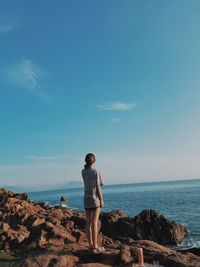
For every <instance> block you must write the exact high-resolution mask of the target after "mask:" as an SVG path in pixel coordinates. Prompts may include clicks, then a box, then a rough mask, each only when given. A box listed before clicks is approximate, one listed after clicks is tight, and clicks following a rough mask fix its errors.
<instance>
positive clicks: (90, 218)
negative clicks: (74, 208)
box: [81, 153, 104, 252]
mask: <svg viewBox="0 0 200 267" xmlns="http://www.w3.org/2000/svg"><path fill="white" fill-rule="evenodd" d="M95 161H96V158H95V155H94V154H92V153H89V154H87V155H86V157H85V162H86V164H85V165H84V169H83V170H82V172H81V174H82V177H83V181H84V188H85V192H84V208H85V212H86V234H87V239H88V242H89V247H90V249H91V250H92V251H93V252H97V251H103V250H104V248H103V247H99V246H98V243H97V234H98V227H97V226H98V219H99V213H100V208H103V206H104V202H103V196H102V190H101V186H102V185H103V183H102V178H101V174H100V172H99V171H98V170H96V169H94V168H92V165H93V164H94V163H95Z"/></svg>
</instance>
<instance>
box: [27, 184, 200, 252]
mask: <svg viewBox="0 0 200 267" xmlns="http://www.w3.org/2000/svg"><path fill="white" fill-rule="evenodd" d="M28 195H29V198H30V199H31V200H33V201H36V202H46V203H47V204H48V205H52V206H54V205H57V204H59V199H60V197H61V196H64V197H67V198H69V202H68V203H67V205H68V206H69V207H70V208H73V209H75V210H81V211H83V210H84V208H83V187H74V188H64V189H58V190H49V191H38V192H29V193H28ZM103 196H104V202H105V207H104V208H103V209H102V211H111V210H116V209H119V210H122V211H123V212H124V213H126V214H127V215H129V216H131V217H133V216H135V215H137V214H139V213H140V212H141V211H142V210H144V209H154V210H156V211H158V212H159V213H160V214H163V215H164V216H166V217H167V218H169V219H170V220H175V221H176V222H179V223H181V224H184V225H185V226H187V228H188V230H189V235H188V237H187V238H185V239H184V240H183V241H182V243H181V244H179V245H178V247H179V248H180V249H185V248H192V247H198V248H200V179H196V180H182V181H166V182H148V183H129V184H115V185H103ZM64 205H65V204H64Z"/></svg>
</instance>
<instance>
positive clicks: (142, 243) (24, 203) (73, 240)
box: [0, 189, 200, 267]
mask: <svg viewBox="0 0 200 267" xmlns="http://www.w3.org/2000/svg"><path fill="white" fill-rule="evenodd" d="M98 231H100V232H99V234H98V245H100V246H104V247H105V248H106V250H105V251H104V252H97V253H92V252H91V251H90V250H88V242H87V240H86V233H85V213H84V212H78V211H73V210H68V209H66V208H62V207H59V206H58V207H51V206H48V205H43V204H41V203H34V202H31V201H30V200H29V199H28V196H27V195H26V194H15V193H14V192H11V191H7V190H4V189H0V248H1V249H2V250H4V251H6V252H7V253H15V254H16V255H18V256H19V255H21V256H22V257H24V265H23V266H27V267H29V266H31V267H37V266H44V267H45V266H48V267H51V266H58V267H62V266H69V267H72V266H77V267H78V266H80V267H110V266H115V267H116V266H124V267H125V266H126V267H128V266H132V264H133V263H136V262H137V261H138V259H137V248H138V247H142V248H143V251H144V258H145V262H146V265H145V266H148V265H147V263H149V264H150V263H153V262H159V263H160V264H161V265H162V266H166V267H169V266H170V267H200V256H199V251H198V250H195V249H191V250H187V251H181V252H180V251H176V250H175V249H174V248H172V247H171V248H170V247H166V246H163V245H161V243H162V244H176V243H178V242H180V241H181V240H182V238H183V237H184V236H185V235H186V234H187V229H186V228H185V227H184V226H183V225H181V224H177V223H176V222H173V221H169V220H168V219H166V218H165V217H164V216H162V215H160V214H159V213H157V212H155V211H153V210H145V211H143V212H141V213H140V214H139V215H137V216H135V217H134V218H131V217H128V216H126V215H125V214H124V213H122V212H121V211H119V210H114V211H111V212H107V213H102V214H101V216H100V221H99V222H98ZM143 239H146V240H143ZM147 239H148V240H147ZM152 240H153V241H152ZM154 241H156V242H159V243H160V244H158V243H156V242H154Z"/></svg>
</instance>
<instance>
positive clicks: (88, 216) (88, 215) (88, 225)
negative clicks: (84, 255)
mask: <svg viewBox="0 0 200 267" xmlns="http://www.w3.org/2000/svg"><path fill="white" fill-rule="evenodd" d="M85 213H86V235H87V239H88V243H89V246H90V247H91V248H92V247H93V241H92V229H91V226H92V216H91V213H92V212H91V211H90V210H86V211H85Z"/></svg>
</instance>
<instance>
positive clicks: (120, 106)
mask: <svg viewBox="0 0 200 267" xmlns="http://www.w3.org/2000/svg"><path fill="white" fill-rule="evenodd" d="M135 106H136V103H127V102H108V103H104V104H98V105H97V108H99V109H101V110H118V111H127V110H131V109H133V108H135Z"/></svg>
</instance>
